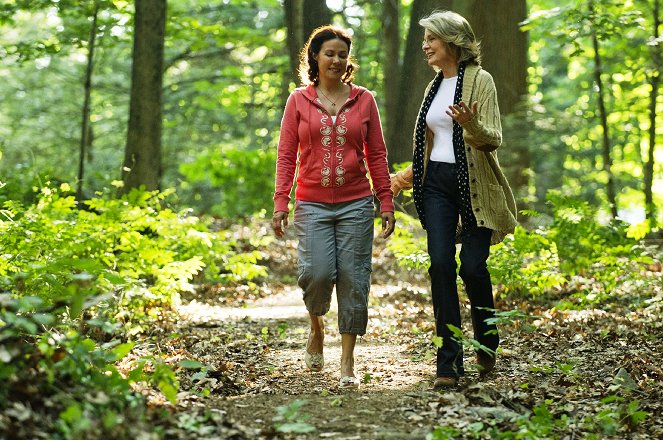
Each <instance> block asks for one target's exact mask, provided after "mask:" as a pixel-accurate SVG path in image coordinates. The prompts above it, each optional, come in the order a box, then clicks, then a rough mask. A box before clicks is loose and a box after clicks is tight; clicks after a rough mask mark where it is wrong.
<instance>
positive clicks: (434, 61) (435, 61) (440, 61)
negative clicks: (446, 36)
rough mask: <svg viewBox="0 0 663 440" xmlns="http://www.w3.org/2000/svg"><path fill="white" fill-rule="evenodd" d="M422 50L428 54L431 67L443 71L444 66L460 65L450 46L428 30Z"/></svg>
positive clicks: (425, 33)
mask: <svg viewBox="0 0 663 440" xmlns="http://www.w3.org/2000/svg"><path fill="white" fill-rule="evenodd" d="M421 49H422V50H423V51H424V54H426V59H427V60H428V65H429V66H431V67H432V66H435V67H439V68H440V69H441V68H442V67H444V66H448V65H450V64H457V63H458V62H457V60H456V57H454V55H453V53H452V52H451V50H450V49H449V45H448V44H447V43H445V42H444V41H442V39H440V37H438V36H437V35H435V34H434V33H432V32H431V31H429V30H428V29H426V30H425V32H424V42H423V44H422V45H421Z"/></svg>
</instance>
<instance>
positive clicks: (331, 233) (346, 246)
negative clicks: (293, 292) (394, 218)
mask: <svg viewBox="0 0 663 440" xmlns="http://www.w3.org/2000/svg"><path fill="white" fill-rule="evenodd" d="M374 212H375V207H374V205H373V197H372V196H369V197H363V198H361V199H357V200H352V201H349V202H342V203H317V202H306V201H302V200H297V201H296V203H295V229H296V231H297V238H298V239H299V245H298V255H299V258H298V272H299V273H298V275H299V277H298V284H299V287H301V288H302V290H303V291H304V304H306V309H307V310H308V311H309V313H311V314H313V315H316V316H322V315H325V314H326V313H327V312H328V311H329V307H330V303H331V295H332V290H333V288H334V285H336V300H337V302H338V329H339V332H340V333H351V334H356V335H364V334H365V333H366V326H367V324H368V291H369V290H370V284H371V256H372V252H373V225H374V223H373V222H374Z"/></svg>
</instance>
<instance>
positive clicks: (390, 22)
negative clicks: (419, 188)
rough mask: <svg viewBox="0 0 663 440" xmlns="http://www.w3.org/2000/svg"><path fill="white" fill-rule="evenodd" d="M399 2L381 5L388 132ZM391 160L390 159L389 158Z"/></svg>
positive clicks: (394, 94) (392, 117)
mask: <svg viewBox="0 0 663 440" xmlns="http://www.w3.org/2000/svg"><path fill="white" fill-rule="evenodd" d="M400 3H401V2H400V0H384V2H383V4H382V38H383V40H384V51H385V62H384V63H383V65H384V111H383V112H382V114H383V115H384V123H383V124H382V125H383V127H384V128H385V130H389V127H391V126H392V125H393V124H394V123H395V122H396V113H397V111H398V86H399V84H398V78H399V72H400V63H399V60H400V39H401V36H400V30H399V17H400ZM390 159H391V158H390Z"/></svg>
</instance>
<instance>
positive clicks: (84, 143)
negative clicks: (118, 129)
mask: <svg viewBox="0 0 663 440" xmlns="http://www.w3.org/2000/svg"><path fill="white" fill-rule="evenodd" d="M98 15H99V5H98V4H97V3H95V5H94V11H93V12H92V26H91V27H90V37H89V38H88V52H87V67H86V69H85V82H84V88H85V91H84V98H83V110H82V113H83V117H82V121H81V143H80V152H79V158H78V182H77V184H76V200H78V201H81V200H82V199H83V178H84V176H85V157H86V155H87V154H86V151H87V150H88V147H89V146H90V144H91V142H90V140H91V136H90V133H91V130H90V95H91V93H92V70H93V67H94V48H95V42H96V37H97V16H98Z"/></svg>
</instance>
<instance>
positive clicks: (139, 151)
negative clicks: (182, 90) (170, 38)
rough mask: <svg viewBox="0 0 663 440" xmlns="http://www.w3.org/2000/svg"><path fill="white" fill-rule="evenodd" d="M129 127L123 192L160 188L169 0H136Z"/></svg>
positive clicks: (123, 174)
mask: <svg viewBox="0 0 663 440" xmlns="http://www.w3.org/2000/svg"><path fill="white" fill-rule="evenodd" d="M134 21H135V25H134V26H135V30H134V45H133V64H132V69H131V98H130V103H129V128H128V133H127V144H126V149H125V156H124V167H123V170H122V176H123V180H124V187H123V189H122V191H121V192H123V193H126V192H129V191H130V190H131V189H132V188H138V187H140V186H144V187H145V189H147V190H154V189H159V185H160V178H161V122H162V111H163V108H162V83H163V65H164V35H165V23H166V0H136V13H135V19H134Z"/></svg>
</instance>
